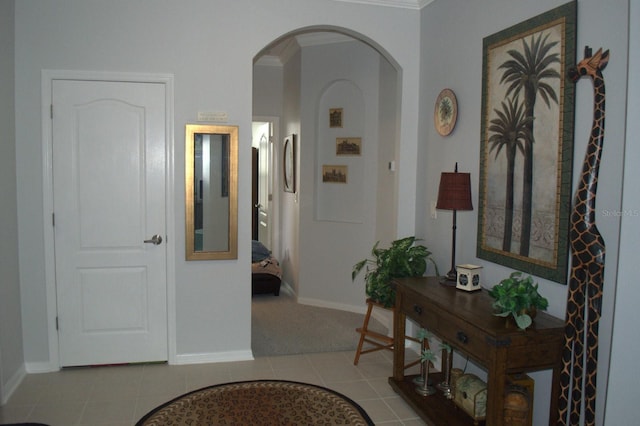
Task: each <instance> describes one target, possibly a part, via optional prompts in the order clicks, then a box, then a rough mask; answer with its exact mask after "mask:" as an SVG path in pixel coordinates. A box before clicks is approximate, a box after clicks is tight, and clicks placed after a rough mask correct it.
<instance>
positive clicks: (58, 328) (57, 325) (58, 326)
mask: <svg viewBox="0 0 640 426" xmlns="http://www.w3.org/2000/svg"><path fill="white" fill-rule="evenodd" d="M56 330H60V324H59V323H58V317H56Z"/></svg>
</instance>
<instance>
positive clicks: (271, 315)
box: [251, 292, 388, 356]
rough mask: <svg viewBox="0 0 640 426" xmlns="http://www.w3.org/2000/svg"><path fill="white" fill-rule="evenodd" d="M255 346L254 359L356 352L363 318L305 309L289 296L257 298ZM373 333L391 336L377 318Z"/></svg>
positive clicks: (253, 319) (253, 320) (253, 323)
mask: <svg viewBox="0 0 640 426" xmlns="http://www.w3.org/2000/svg"><path fill="white" fill-rule="evenodd" d="M251 311H252V316H251V330H252V332H251V342H252V343H251V346H252V350H253V354H254V356H275V355H293V354H302V353H317V352H334V351H348V350H355V349H356V347H357V346H358V339H359V336H360V335H359V334H358V333H357V332H356V328H358V327H362V321H363V320H364V315H363V314H357V313H354V312H345V311H341V310H336V309H328V308H320V307H316V306H308V305H301V304H298V303H296V301H295V300H294V298H293V297H292V296H291V295H289V294H287V293H286V292H280V296H273V295H259V296H254V297H253V303H252V309H251ZM369 329H370V330H375V331H378V332H381V333H385V334H386V333H387V331H388V330H387V328H386V327H384V326H383V325H382V324H380V322H378V321H376V320H375V319H374V318H373V317H372V318H371V321H370V322H369Z"/></svg>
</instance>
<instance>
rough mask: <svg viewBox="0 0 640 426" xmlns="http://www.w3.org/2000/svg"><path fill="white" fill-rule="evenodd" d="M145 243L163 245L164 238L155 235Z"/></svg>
mask: <svg viewBox="0 0 640 426" xmlns="http://www.w3.org/2000/svg"><path fill="white" fill-rule="evenodd" d="M144 242H145V243H151V244H153V245H156V246H157V245H159V244H162V237H161V236H160V235H158V234H156V235H154V236H153V237H151V239H150V240H144Z"/></svg>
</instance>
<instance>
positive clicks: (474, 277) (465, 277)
mask: <svg viewBox="0 0 640 426" xmlns="http://www.w3.org/2000/svg"><path fill="white" fill-rule="evenodd" d="M481 271H482V266H477V265H469V264H465V265H457V266H456V272H457V273H458V281H457V283H456V288H457V289H460V290H464V291H476V290H481V289H482V286H481V285H480V272H481Z"/></svg>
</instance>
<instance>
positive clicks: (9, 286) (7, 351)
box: [0, 1, 24, 404]
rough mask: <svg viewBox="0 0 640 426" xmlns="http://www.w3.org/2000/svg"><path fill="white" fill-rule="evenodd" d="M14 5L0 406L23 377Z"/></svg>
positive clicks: (5, 92) (0, 213)
mask: <svg viewBox="0 0 640 426" xmlns="http://www.w3.org/2000/svg"><path fill="white" fill-rule="evenodd" d="M13 14H14V2H13V1H2V2H0V58H2V60H1V61H0V129H2V131H1V132H0V200H2V202H0V404H2V403H3V402H5V399H6V398H7V397H8V393H9V392H10V391H11V390H12V389H13V388H14V387H15V386H16V385H17V384H18V383H19V381H20V380H21V378H22V375H24V363H23V357H24V355H23V353H22V327H21V319H20V280H19V271H18V251H17V247H18V218H17V211H16V163H15V158H16V149H15V105H14V85H13V80H14V59H13V58H14V22H13Z"/></svg>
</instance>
